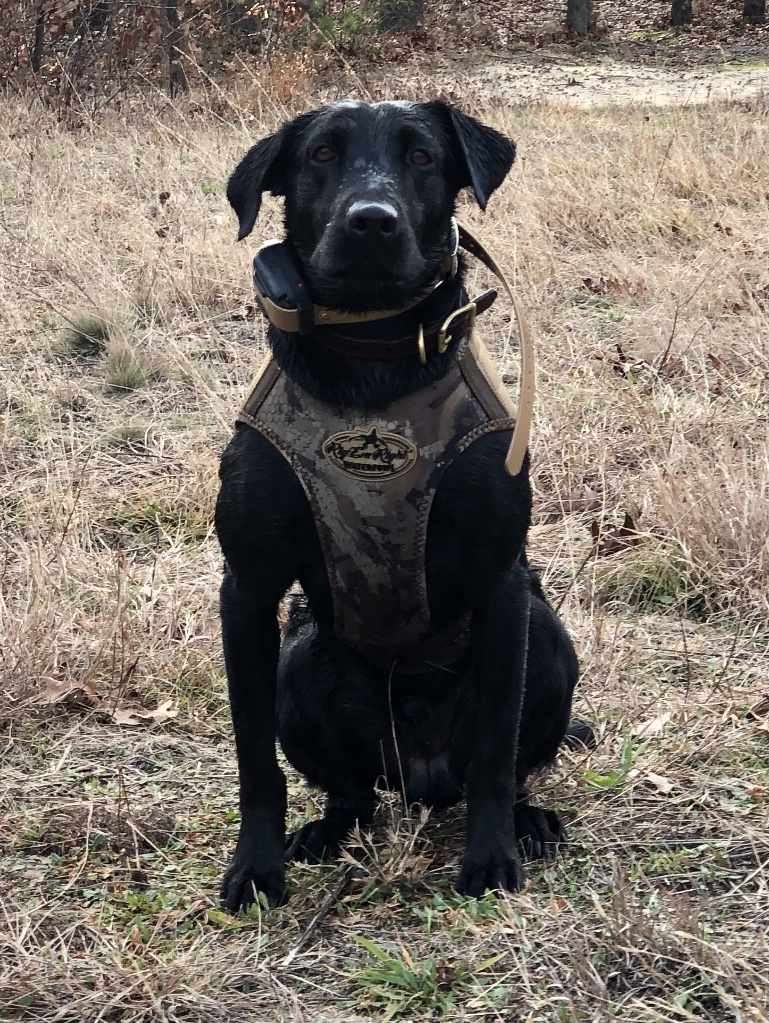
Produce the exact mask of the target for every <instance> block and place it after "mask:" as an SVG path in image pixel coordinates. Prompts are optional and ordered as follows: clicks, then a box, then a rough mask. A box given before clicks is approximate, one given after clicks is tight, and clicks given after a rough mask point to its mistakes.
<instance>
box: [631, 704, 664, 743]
mask: <svg viewBox="0 0 769 1023" xmlns="http://www.w3.org/2000/svg"><path fill="white" fill-rule="evenodd" d="M668 721H670V711H669V710H666V711H665V712H664V713H663V714H658V715H657V717H656V718H649V719H648V721H642V722H641V724H640V725H635V726H634V727H633V728H631V729H630V734H631V735H632V737H633V738H634V739H643V738H646V737H648V736H650V735H659V734H660V732H661V731H662V729H663V728H664V727H665V725H666V724H667V723H668Z"/></svg>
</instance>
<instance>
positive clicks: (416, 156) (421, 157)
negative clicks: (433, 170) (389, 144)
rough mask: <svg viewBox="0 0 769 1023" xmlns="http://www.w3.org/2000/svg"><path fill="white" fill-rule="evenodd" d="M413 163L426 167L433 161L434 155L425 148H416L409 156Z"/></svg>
mask: <svg viewBox="0 0 769 1023" xmlns="http://www.w3.org/2000/svg"><path fill="white" fill-rule="evenodd" d="M409 159H410V160H411V162H412V163H414V164H416V165H417V167H426V166H427V165H428V163H432V162H433V158H432V156H430V154H429V153H428V152H427V150H425V149H415V150H414V151H413V152H412V153H411V154H410V156H409Z"/></svg>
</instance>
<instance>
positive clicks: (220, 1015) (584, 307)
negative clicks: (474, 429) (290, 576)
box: [0, 78, 769, 1023]
mask: <svg viewBox="0 0 769 1023" xmlns="http://www.w3.org/2000/svg"><path fill="white" fill-rule="evenodd" d="M297 82H298V84H297V86H296V89H295V92H296V93H297V95H296V97H295V99H294V101H293V102H294V103H295V104H296V107H297V108H298V107H302V106H307V105H310V104H311V103H313V102H316V101H317V100H318V99H319V98H320V93H321V92H322V90H323V86H322V85H316V84H313V83H312V82H311V81H307V82H306V83H304V79H302V78H299V79H297ZM303 83H304V84H303ZM279 84H280V83H279ZM265 86H266V82H264V83H263V82H258V81H257V82H248V81H247V80H239V81H238V82H236V83H233V85H232V87H231V88H230V89H229V90H222V91H221V92H218V93H217V94H216V95H215V96H214V98H213V99H211V98H207V97H206V96H203V95H197V96H194V97H191V98H190V99H189V100H184V101H181V102H180V103H179V104H178V105H177V106H175V107H171V106H169V105H167V104H166V103H165V101H163V102H161V101H158V102H154V101H152V100H141V99H140V98H138V97H137V98H136V99H135V100H134V101H132V103H131V104H130V105H127V106H126V109H125V112H124V113H120V114H119V113H116V112H110V111H107V112H105V113H104V115H103V117H102V119H101V120H100V121H99V123H98V124H96V125H87V126H84V127H81V128H79V129H74V130H67V129H65V128H64V127H63V126H62V125H61V124H59V123H57V121H56V119H55V117H53V116H49V115H48V114H45V113H42V112H41V111H40V110H39V109H37V108H36V107H35V106H34V104H31V105H30V108H29V109H28V108H27V107H26V106H23V105H16V104H14V103H11V102H7V101H6V102H4V109H3V113H4V116H3V118H2V119H0V124H1V125H2V128H0V164H1V165H2V168H3V175H2V176H3V181H4V187H5V189H6V193H5V198H4V206H5V209H4V218H3V222H2V225H1V226H0V248H2V255H1V256H0V279H1V284H2V286H1V287H0V317H2V321H3V323H4V324H5V325H6V330H5V339H4V351H3V359H2V363H1V364H0V472H2V473H3V475H4V478H5V486H4V488H3V490H2V492H0V503H1V504H2V509H3V521H4V529H3V532H2V535H1V536H0V566H1V567H0V623H1V624H0V680H1V681H2V686H1V687H0V694H1V695H0V701H1V702H0V720H1V721H2V724H3V739H2V743H3V757H2V768H0V792H1V793H2V815H1V816H0V876H1V877H2V882H3V883H2V886H1V887H0V891H1V892H2V895H1V896H0V899H1V900H2V904H1V906H0V910H1V911H2V918H3V925H2V927H0V1018H3V1019H17V1020H24V1021H40V1023H43V1021H45V1023H48V1021H53V1020H54V1019H57V1020H63V1021H66V1023H69V1021H78V1023H80V1021H84V1020H85V1021H91V1020H93V1021H96V1020H109V1021H118V1020H120V1021H126V1023H128V1021H150V1020H152V1021H155V1020H168V1021H184V1023H188V1021H190V1023H191V1021H200V1023H204V1021H205V1023H211V1021H217V1020H221V1021H241V1020H242V1021H245V1020H251V1019H259V1020H262V1019H264V1020H291V1021H297V1023H298V1021H302V1020H304V1021H310V1020H313V1021H314V1020H318V1021H320V1020H356V1019H386V1018H393V1019H397V1018H405V1019H415V1018H418V1019H427V1018H431V1017H435V1018H438V1017H440V1016H442V1017H445V1018H453V1019H462V1020H479V1021H480V1020H484V1021H497V1020H505V1021H508V1020H520V1021H541V1020H542V1021H544V1020H547V1021H549V1020H564V1021H566V1020H568V1021H573V1023H578V1021H583V1020H584V1021H587V1020H596V1019H601V1020H604V1019H612V1020H615V1019H616V1020H627V1021H632V1023H661V1021H666V1023H667V1021H671V1023H672V1021H679V1020H694V1019H696V1020H712V1021H714V1023H715V1021H719V1023H720V1021H725V1020H734V1021H735V1023H736V1021H738V1020H739V1021H751V1023H756V1021H766V1020H767V1019H769V1011H768V1010H767V999H766V976H767V971H768V970H769V953H768V952H767V948H766V940H765V921H766V919H767V917H769V895H768V894H767V892H768V891H769V889H768V888H767V883H768V881H769V875H768V874H767V858H768V857H769V841H768V840H767V834H769V828H768V827H767V825H768V824H769V814H768V812H767V805H768V803H767V800H768V799H769V768H768V767H767V764H768V763H769V757H768V756H767V752H768V750H767V742H769V735H768V734H767V724H768V720H767V715H768V714H769V704H768V703H767V698H766V681H765V679H766V664H767V641H768V640H769V629H768V628H767V619H768V615H767V612H768V611H769V606H768V604H769V602H768V601H767V584H766V574H767V573H766V570H767V564H766V547H765V541H766V510H767V506H766V482H767V469H766V458H765V432H766V426H765V421H766V420H765V402H764V393H763V386H764V367H765V351H764V329H765V327H764V324H765V315H766V301H767V277H766V267H765V258H764V257H765V212H764V205H763V201H764V200H763V195H764V191H765V180H764V179H765V163H766V139H765V113H766V111H765V109H764V108H763V107H762V106H761V105H760V104H759V103H758V101H755V102H753V103H752V104H751V103H747V102H746V103H741V104H740V103H735V104H730V105H711V106H708V107H693V108H689V109H669V110H666V111H665V115H664V118H663V117H659V116H658V115H657V113H656V112H655V111H653V110H651V111H648V112H647V111H646V110H644V109H643V108H640V107H625V108H607V109H593V110H589V111H582V112H581V111H578V110H575V109H563V108H559V107H557V106H548V105H547V104H536V105H529V106H526V107H509V106H507V107H500V106H498V105H495V104H491V103H489V102H488V101H487V100H486V99H484V97H482V96H478V95H474V94H468V95H466V96H464V97H463V104H464V105H465V107H466V108H467V109H469V110H470V111H471V112H474V113H476V114H478V115H479V116H482V117H484V118H485V119H487V120H489V121H491V122H492V123H494V124H495V125H496V126H497V127H499V128H501V129H502V130H505V131H507V132H509V133H510V134H511V135H513V137H515V138H516V140H517V142H518V144H519V152H520V156H521V159H520V160H519V163H518V165H517V168H516V169H515V170H514V172H513V175H512V177H511V179H510V181H509V183H508V184H506V185H505V186H504V188H503V189H502V190H501V192H500V193H499V194H498V195H497V196H495V197H494V199H493V200H492V203H491V205H490V210H489V214H488V215H487V216H486V218H485V219H484V218H483V217H482V216H481V215H480V214H479V213H478V211H477V210H475V209H474V208H472V206H471V203H470V201H469V200H463V202H462V206H461V210H460V213H461V218H462V220H463V221H465V222H467V223H468V224H469V226H471V228H473V229H474V230H475V231H476V232H477V233H478V234H479V235H480V236H481V238H483V239H485V240H487V241H488V242H489V244H490V245H491V247H492V248H493V250H494V252H495V254H496V255H497V256H498V257H499V258H500V259H501V261H502V262H503V264H504V265H505V266H506V267H508V268H509V270H510V273H511V275H512V277H513V278H514V281H515V286H516V288H517V290H518V293H519V295H520V297H521V300H522V302H523V305H524V307H525V308H526V309H527V310H528V312H529V315H530V317H531V320H532V326H533V327H534V331H535V336H536V337H537V344H538V352H539V354H538V368H539V405H538V414H537V422H536V427H535V431H534V439H533V448H532V466H533V477H532V482H533V486H534V492H535V499H536V506H535V522H534V525H533V528H532V533H531V538H532V549H533V552H534V560H535V561H537V562H538V563H539V564H540V565H541V566H542V568H543V573H544V581H545V585H546V588H547V589H548V591H549V592H550V593H551V594H552V595H553V596H554V599H555V601H556V602H561V613H562V614H563V616H564V617H565V619H566V622H567V625H568V627H569V629H570V631H571V633H572V635H573V636H574V637H575V641H576V643H577V646H578V649H579V653H580V659H581V663H582V671H583V679H582V683H581V687H580V690H579V694H578V698H577V704H576V710H577V711H578V713H579V714H580V715H582V716H585V717H587V718H589V719H590V720H591V721H593V722H594V723H595V724H596V727H597V730H598V735H599V743H598V746H597V748H596V749H595V750H593V751H590V752H585V751H582V752H581V753H576V752H568V751H564V752H563V754H562V755H561V757H560V758H559V762H558V764H557V765H556V766H555V767H554V768H553V770H552V771H550V772H549V773H547V774H545V775H543V776H542V777H540V778H539V779H538V780H537V782H536V784H535V789H536V791H537V793H538V795H539V796H540V797H541V799H542V800H543V801H546V802H547V803H548V804H549V805H553V806H558V807H559V808H561V809H562V810H563V812H564V815H565V817H566V819H567V821H568V826H569V830H570V834H571V839H572V841H571V846H570V850H569V852H568V853H567V854H566V855H564V856H563V857H561V858H559V859H558V860H557V861H556V862H555V863H553V864H549V865H547V866H531V867H529V868H528V878H529V882H528V885H527V888H526V889H525V890H524V891H523V892H522V893H520V894H518V895H515V896H505V897H503V898H502V899H500V900H499V901H496V900H494V899H493V898H487V899H483V900H479V901H477V902H475V901H472V900H463V899H461V898H459V897H458V896H456V895H455V894H454V893H453V889H452V880H453V878H454V877H455V874H456V872H457V868H458V862H459V857H460V855H461V850H462V839H463V832H464V825H463V821H462V819H461V816H462V815H461V814H457V813H456V812H455V813H444V814H437V815H433V816H429V815H427V814H421V815H417V816H414V815H412V816H410V817H403V816H402V814H401V813H400V812H399V810H398V808H397V805H396V804H395V802H394V801H392V800H390V799H385V800H384V801H383V803H382V807H381V809H380V812H379V815H378V817H377V820H376V822H375V830H374V835H373V837H368V836H361V843H362V849H363V851H362V853H361V856H360V858H358V859H355V860H354V861H353V860H350V861H346V860H345V861H341V862H336V863H332V864H329V865H326V866H323V867H308V866H303V865H299V866H296V867H294V868H292V870H291V872H290V880H289V886H290V893H291V900H290V902H289V904H288V905H287V906H286V907H285V908H282V909H279V910H274V911H269V912H268V911H264V910H263V909H262V908H260V907H257V908H255V909H254V910H252V911H251V913H250V915H249V916H248V917H245V918H243V919H238V920H233V919H231V918H229V917H228V916H227V915H226V914H223V913H222V912H221V910H220V909H219V907H218V905H217V902H216V892H217V887H218V883H219V879H220V877H221V874H222V871H223V869H224V866H225V864H226V861H227V856H228V854H229V851H230V850H231V848H232V846H233V843H234V840H235V835H236V829H237V812H236V802H237V800H236V775H235V760H234V751H233V748H232V742H231V738H230V726H229V721H228V711H227V706H226V686H225V681H224V677H223V669H222V656H221V651H220V641H219V634H218V620H217V586H218V580H219V573H220V567H221V564H220V563H221V558H220V553H219V551H218V548H217V544H216V542H215V539H214V537H213V535H212V533H211V530H210V523H211V519H212V513H213V504H214V500H215V495H216V486H217V479H216V470H217V459H218V455H219V453H220V451H221V450H222V448H223V446H224V444H225V443H226V441H227V438H228V436H229V434H230V429H231V423H232V420H233V417H234V414H235V412H236V411H237V408H238V405H239V402H240V401H242V399H243V397H244V395H245V393H246V390H247V387H248V383H249V381H250V379H251V377H252V376H253V374H254V372H255V370H256V368H257V366H258V364H259V360H260V356H261V354H262V350H263V345H264V334H263V326H262V324H261V323H260V322H258V321H257V322H256V323H253V322H251V321H244V320H243V319H242V310H243V308H244V305H245V303H247V302H248V301H249V300H250V297H251V295H250V291H251V285H250V280H249V258H248V251H250V250H241V249H238V248H236V246H235V245H234V244H233V242H234V237H235V224H234V218H233V217H232V215H231V213H230V212H229V210H228V208H227V205H226V200H225V199H224V195H223V182H224V179H225V177H226V175H227V173H228V172H229V170H230V169H231V168H232V167H233V166H234V165H235V163H236V162H237V160H238V159H239V158H240V156H241V155H242V153H243V152H244V151H245V150H246V149H247V148H248V147H249V146H250V145H251V144H252V143H253V141H254V140H255V139H256V138H257V137H259V136H260V135H261V134H263V133H265V132H267V131H269V130H271V129H272V128H273V127H274V126H275V125H276V124H277V123H278V122H279V121H280V120H281V119H282V118H283V117H284V116H286V115H287V113H289V109H288V108H287V107H286V105H285V104H286V103H288V102H289V100H288V98H287V97H288V95H289V93H290V91H291V90H289V89H286V90H284V91H283V92H278V93H276V94H272V93H268V92H266V91H265ZM355 88H356V86H355V83H354V82H353V83H347V85H345V87H344V91H345V92H354V91H355ZM416 88H417V87H416V86H415V90H416ZM419 88H420V89H421V86H420V87H419ZM424 89H425V91H429V84H425V86H424ZM292 109H293V108H292ZM647 117H648V118H649V119H648V120H647ZM19 140H23V144H24V147H26V148H24V152H25V153H27V152H28V151H29V152H33V154H34V168H35V172H34V176H33V177H31V178H30V176H29V173H28V167H29V162H28V160H27V158H26V157H25V160H24V161H19V160H18V152H19ZM201 183H202V184H201ZM164 194H165V198H164V199H163V201H161V200H160V199H159V197H160V196H161V195H164ZM61 211H66V214H64V213H62V212H61ZM279 216H280V207H279V203H278V202H277V201H275V200H272V199H269V198H268V199H267V200H266V202H265V210H264V213H263V219H262V220H261V221H260V225H259V236H260V237H269V236H274V235H277V234H279V232H280V221H279ZM727 229H728V230H727ZM255 244H256V243H255ZM482 284H483V274H482V273H481V272H480V271H476V269H473V270H472V272H471V283H470V287H471V289H476V288H478V289H480V288H481V286H482ZM508 313H509V311H508V310H507V309H506V307H505V305H504V303H503V302H502V301H501V300H500V301H499V302H498V303H497V304H496V305H495V307H494V308H493V309H492V310H491V311H490V312H489V313H488V314H487V315H486V316H485V317H484V318H483V322H482V324H481V326H482V329H483V332H484V335H485V336H486V338H487V339H488V341H489V344H490V347H491V348H492V349H493V351H494V353H495V356H496V357H497V358H498V359H499V360H500V362H501V363H502V365H503V368H504V370H505V372H506V374H507V375H508V379H509V381H510V384H511V387H512V389H513V391H514V390H515V382H516V374H517V358H516V355H515V352H514V351H513V350H512V348H511V342H510V338H511V336H512V332H511V330H510V324H509V322H508ZM97 324H102V325H104V329H103V331H101V328H99V330H97V327H96V325H97ZM108 324H110V325H111V324H121V327H120V330H119V331H118V330H117V329H116V328H114V327H111V328H108V327H107V325H108ZM68 330H69V331H72V330H79V331H80V332H81V334H80V336H81V338H84V339H85V341H84V343H83V344H82V345H80V343H75V345H74V348H73V347H72V344H71V339H72V336H73V335H72V334H71V333H67V331H68ZM68 339H69V340H68ZM92 339H94V344H91V341H92ZM62 344H64V347H62ZM121 352H122V353H123V355H122V356H121V358H122V359H124V360H125V361H124V363H121V362H120V360H119V359H118V360H117V363H116V361H115V360H116V358H117V355H118V354H119V353H121ZM80 355H85V356H93V357H87V358H81V357H79V356H80ZM132 360H135V361H136V363H137V365H138V367H139V370H136V368H135V367H134V366H133V362H132ZM121 374H122V375H121ZM132 374H133V375H132ZM117 381H122V383H120V384H118V383H117ZM132 382H133V383H132ZM129 384H131V386H129ZM586 487H587V490H586ZM586 493H589V495H590V496H591V500H590V501H589V502H586V501H585V500H584V495H585V494H586ZM575 495H576V497H575ZM626 512H630V513H631V515H632V519H633V522H634V527H635V530H636V536H635V537H634V539H635V540H636V541H637V542H634V543H633V544H631V545H628V546H626V547H624V548H623V549H622V550H620V551H618V552H617V553H614V554H610V555H607V556H598V557H591V556H590V552H591V547H592V543H593V539H592V534H591V522H593V520H595V521H596V522H597V523H599V524H600V525H601V527H602V528H603V529H604V530H606V531H611V530H612V529H616V527H617V526H619V525H620V524H621V523H622V522H623V519H624V516H625V514H626ZM168 701H170V704H169V702H168ZM163 707H166V709H168V708H169V707H170V708H171V710H178V714H177V715H176V716H175V717H168V715H167V714H165V715H164V713H163V712H162V708H163ZM137 709H138V710H142V709H143V710H144V711H145V712H146V713H145V717H143V718H136V717H134V718H132V719H131V720H133V722H134V723H133V724H131V725H123V726H121V725H119V724H117V723H116V717H115V712H116V711H123V710H129V711H130V710H137ZM149 712H153V714H154V715H155V716H154V717H153V716H152V715H151V714H150V713H149ZM118 720H120V718H119V717H118ZM650 722H656V724H654V725H652V726H650V725H649V723H650ZM644 725H646V726H647V727H646V728H645V729H644V727H643V726H644ZM319 810H320V802H319V799H318V798H317V796H316V795H315V794H314V793H313V792H311V791H310V790H308V788H307V787H306V786H305V785H304V783H303V782H302V781H301V780H300V779H298V778H297V777H295V776H291V777H290V807H289V818H290V821H291V822H292V823H293V824H294V825H296V824H298V823H299V822H301V821H302V820H303V819H306V817H307V816H308V815H315V814H317V813H319Z"/></svg>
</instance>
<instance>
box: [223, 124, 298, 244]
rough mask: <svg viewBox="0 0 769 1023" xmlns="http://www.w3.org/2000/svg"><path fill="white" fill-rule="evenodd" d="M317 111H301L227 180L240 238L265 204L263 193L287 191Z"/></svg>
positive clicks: (254, 149) (249, 154) (258, 146)
mask: <svg viewBox="0 0 769 1023" xmlns="http://www.w3.org/2000/svg"><path fill="white" fill-rule="evenodd" d="M316 113H317V111H311V112H310V113H307V114H301V115H300V116H299V117H296V118H295V119H294V120H293V121H289V122H288V124H284V125H283V127H282V128H280V129H279V130H278V131H276V132H275V134H274V135H269V136H268V137H267V138H266V139H262V140H261V142H257V143H256V145H255V146H253V147H252V148H251V149H249V151H248V152H247V153H246V155H245V156H244V157H243V159H242V160H241V161H240V163H239V164H238V166H237V167H236V168H235V170H234V171H233V172H232V175H231V176H230V180H229V181H228V182H227V198H228V199H229V202H230V206H232V208H233V209H234V210H235V212H236V213H237V215H238V221H239V222H240V228H239V230H238V241H240V240H241V239H243V238H245V237H246V235H249V234H251V231H252V230H253V227H254V224H255V223H256V218H257V216H258V215H259V210H260V209H261V205H262V193H263V192H271V193H272V194H273V195H285V194H286V187H287V184H288V177H289V170H290V167H291V163H292V157H293V155H294V153H295V150H296V145H297V143H298V141H299V139H300V138H301V136H302V134H303V132H304V131H306V129H307V127H308V125H309V124H310V123H311V121H312V120H313V118H314V117H315V114H316Z"/></svg>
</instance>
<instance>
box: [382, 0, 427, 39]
mask: <svg viewBox="0 0 769 1023" xmlns="http://www.w3.org/2000/svg"><path fill="white" fill-rule="evenodd" d="M424 13H425V0H379V28H380V31H382V32H397V31H399V30H400V29H407V28H413V27H414V26H415V25H416V24H418V22H419V21H421V20H422V18H423V17H424Z"/></svg>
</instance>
